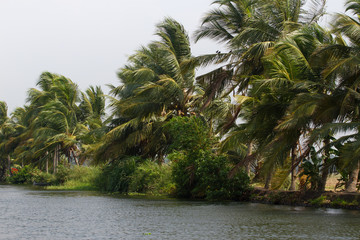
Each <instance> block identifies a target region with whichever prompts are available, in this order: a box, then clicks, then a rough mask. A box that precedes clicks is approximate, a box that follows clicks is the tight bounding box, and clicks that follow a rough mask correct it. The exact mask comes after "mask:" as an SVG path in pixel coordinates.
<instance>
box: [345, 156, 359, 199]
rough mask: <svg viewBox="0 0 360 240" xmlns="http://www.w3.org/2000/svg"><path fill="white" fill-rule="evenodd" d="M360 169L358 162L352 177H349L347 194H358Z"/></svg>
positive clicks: (351, 174)
mask: <svg viewBox="0 0 360 240" xmlns="http://www.w3.org/2000/svg"><path fill="white" fill-rule="evenodd" d="M359 169H360V161H359V160H358V161H357V163H356V165H355V168H354V169H353V170H352V171H351V173H350V176H349V182H348V184H347V185H346V189H345V191H346V192H356V191H357V188H356V185H357V182H358V176H359Z"/></svg>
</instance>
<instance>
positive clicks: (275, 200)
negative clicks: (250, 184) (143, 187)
mask: <svg viewBox="0 0 360 240" xmlns="http://www.w3.org/2000/svg"><path fill="white" fill-rule="evenodd" d="M0 184H1V185H11V184H8V183H0ZM14 185H17V184H14ZM27 186H30V185H27ZM34 187H35V188H36V189H43V190H49V191H90V192H98V193H105V192H102V191H99V190H98V189H97V188H95V187H91V186H85V187H79V185H77V184H74V185H72V186H71V185H70V184H67V185H57V186H34ZM107 194H110V195H112V196H116V195H119V196H126V197H130V198H143V199H176V197H175V196H174V195H167V194H145V193H137V192H129V193H127V194H124V193H107ZM185 200H194V199H185ZM197 200H199V199H197ZM201 200H204V199H201ZM241 201H242V202H250V203H263V204H271V205H288V206H304V207H315V208H342V209H350V210H360V193H346V192H333V191H325V192H315V191H307V192H303V191H283V190H267V189H263V188H258V187H255V188H253V189H252V190H251V191H250V192H249V193H248V194H247V196H246V197H244V198H243V199H242V200H241Z"/></svg>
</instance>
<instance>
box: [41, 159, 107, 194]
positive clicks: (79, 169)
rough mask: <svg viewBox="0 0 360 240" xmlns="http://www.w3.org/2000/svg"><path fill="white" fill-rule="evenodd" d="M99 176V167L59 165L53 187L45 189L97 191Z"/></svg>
mask: <svg viewBox="0 0 360 240" xmlns="http://www.w3.org/2000/svg"><path fill="white" fill-rule="evenodd" d="M100 174H101V169H100V167H85V166H72V167H66V166H62V165H60V166H59V167H58V169H57V172H56V173H55V179H56V180H55V183H56V185H54V186H49V187H47V189H52V190H60V189H61V190H63V189H64V190H98V184H97V180H98V178H99V176H100Z"/></svg>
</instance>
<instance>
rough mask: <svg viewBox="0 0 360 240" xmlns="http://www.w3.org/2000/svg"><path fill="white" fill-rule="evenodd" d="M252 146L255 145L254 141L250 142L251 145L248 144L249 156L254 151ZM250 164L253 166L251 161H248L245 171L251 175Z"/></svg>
mask: <svg viewBox="0 0 360 240" xmlns="http://www.w3.org/2000/svg"><path fill="white" fill-rule="evenodd" d="M252 148H253V145H252V143H249V146H248V156H249V155H251V153H252ZM250 166H251V162H250V161H248V162H246V163H245V172H246V174H247V175H248V176H249V177H250Z"/></svg>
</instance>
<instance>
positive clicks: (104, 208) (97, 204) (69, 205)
mask: <svg viewBox="0 0 360 240" xmlns="http://www.w3.org/2000/svg"><path fill="white" fill-rule="evenodd" d="M0 239H274V240H275V239H276V240H277V239H317V240H318V239H324V240H325V239H326V240H329V239H360V212H359V211H348V210H339V209H312V208H303V207H287V206H272V205H262V204H248V203H208V202H192V201H177V200H148V199H131V198H116V197H109V196H104V195H99V194H95V193H87V192H59V191H42V190H34V189H31V188H27V187H20V186H19V187H18V186H1V185H0Z"/></svg>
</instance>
